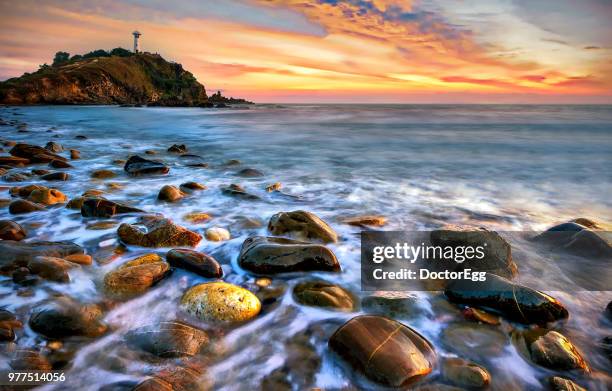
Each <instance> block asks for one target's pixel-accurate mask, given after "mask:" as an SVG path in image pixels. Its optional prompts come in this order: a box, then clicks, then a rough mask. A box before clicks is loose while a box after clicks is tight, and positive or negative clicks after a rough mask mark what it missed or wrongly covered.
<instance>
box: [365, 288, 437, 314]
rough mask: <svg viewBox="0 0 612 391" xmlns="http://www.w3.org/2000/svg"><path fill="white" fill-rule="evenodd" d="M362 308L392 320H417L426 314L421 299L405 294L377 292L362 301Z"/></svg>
mask: <svg viewBox="0 0 612 391" xmlns="http://www.w3.org/2000/svg"><path fill="white" fill-rule="evenodd" d="M361 307H362V308H363V309H364V311H367V312H369V313H371V314H376V315H384V316H388V317H390V318H394V319H395V318H406V317H410V318H416V317H419V316H421V315H423V314H425V313H426V311H425V310H424V308H423V307H422V306H420V305H419V298H418V297H417V296H415V295H411V294H407V293H404V292H377V293H375V294H374V295H372V296H366V297H364V298H363V299H362V300H361Z"/></svg>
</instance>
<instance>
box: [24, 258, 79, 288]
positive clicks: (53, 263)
mask: <svg viewBox="0 0 612 391" xmlns="http://www.w3.org/2000/svg"><path fill="white" fill-rule="evenodd" d="M27 267H28V269H30V271H31V272H32V273H33V274H37V275H39V276H40V277H42V278H44V279H45V280H50V281H55V282H69V281H70V276H69V275H68V270H70V269H72V268H74V267H77V265H76V264H74V263H72V262H69V261H66V260H64V259H61V258H55V257H35V258H34V259H32V260H31V261H30V262H28V265H27Z"/></svg>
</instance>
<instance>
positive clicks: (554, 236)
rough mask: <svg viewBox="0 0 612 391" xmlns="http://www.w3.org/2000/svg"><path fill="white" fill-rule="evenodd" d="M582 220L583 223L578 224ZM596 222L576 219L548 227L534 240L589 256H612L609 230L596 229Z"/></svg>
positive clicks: (551, 246)
mask: <svg viewBox="0 0 612 391" xmlns="http://www.w3.org/2000/svg"><path fill="white" fill-rule="evenodd" d="M576 221H579V222H582V223H584V224H586V226H585V225H582V224H579V223H577V222H576ZM597 227H598V225H597V223H595V222H592V221H590V220H587V219H576V220H575V221H574V222H568V223H563V224H559V225H556V226H554V227H552V228H549V229H548V230H547V231H546V232H543V233H542V234H540V235H538V236H536V237H535V238H534V241H536V242H539V243H543V244H545V245H547V246H548V247H550V248H552V249H554V250H557V251H563V252H568V253H570V254H573V255H579V256H582V257H589V258H604V259H610V258H611V257H612V245H611V244H610V239H609V232H604V231H600V230H597Z"/></svg>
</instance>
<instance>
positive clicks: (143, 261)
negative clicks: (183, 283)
mask: <svg viewBox="0 0 612 391" xmlns="http://www.w3.org/2000/svg"><path fill="white" fill-rule="evenodd" d="M169 270H170V265H169V264H168V263H166V262H164V260H163V259H162V258H161V257H160V256H159V255H157V254H146V255H143V256H140V257H138V258H135V259H132V260H131V261H128V262H126V263H124V264H123V265H121V266H119V267H118V268H117V269H115V270H113V271H110V272H108V273H107V274H106V275H105V276H104V288H105V289H106V292H107V293H108V294H109V295H110V296H112V297H117V298H129V297H133V296H137V295H140V294H142V293H144V292H146V291H147V290H148V289H149V288H151V287H152V286H153V285H154V284H156V283H157V282H158V281H160V280H161V279H163V278H164V277H165V276H166V274H167V273H168V271H169Z"/></svg>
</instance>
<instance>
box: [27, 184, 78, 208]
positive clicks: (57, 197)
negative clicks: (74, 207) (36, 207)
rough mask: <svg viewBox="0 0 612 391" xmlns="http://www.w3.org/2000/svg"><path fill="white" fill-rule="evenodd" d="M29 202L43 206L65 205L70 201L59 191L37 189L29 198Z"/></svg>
mask: <svg viewBox="0 0 612 391" xmlns="http://www.w3.org/2000/svg"><path fill="white" fill-rule="evenodd" d="M28 201H32V202H36V203H38V204H43V205H55V204H63V203H65V202H67V201H68V197H66V195H65V194H64V193H62V192H61V191H59V190H57V189H47V188H44V189H35V190H33V191H32V192H31V193H30V195H29V196H28Z"/></svg>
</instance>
